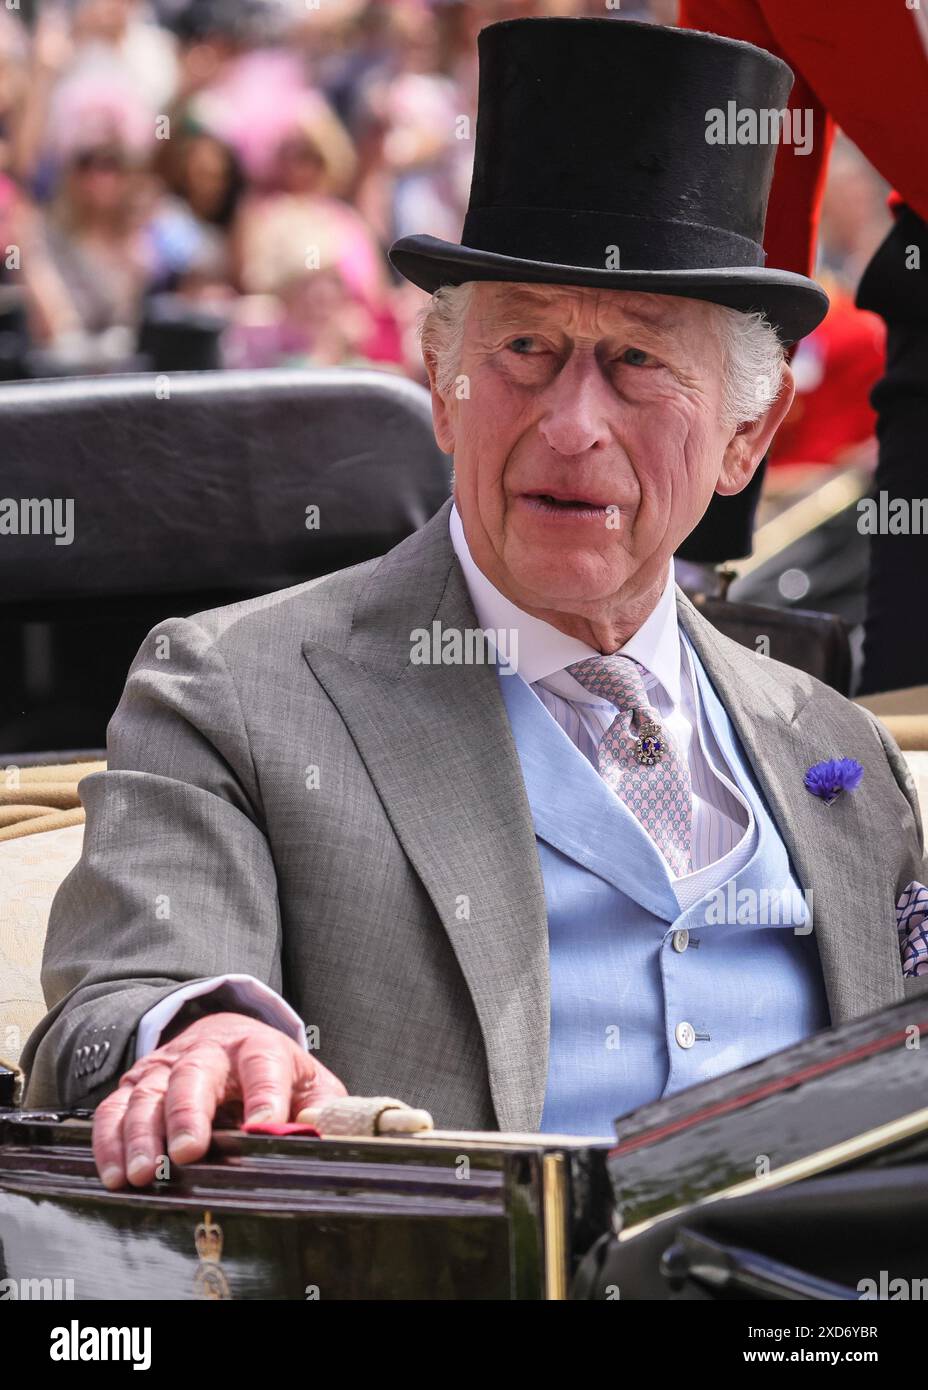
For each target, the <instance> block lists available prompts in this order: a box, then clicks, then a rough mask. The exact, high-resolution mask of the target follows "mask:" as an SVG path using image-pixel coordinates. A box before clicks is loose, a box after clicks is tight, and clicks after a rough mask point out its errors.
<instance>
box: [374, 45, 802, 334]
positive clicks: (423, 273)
mask: <svg viewBox="0 0 928 1390" xmlns="http://www.w3.org/2000/svg"><path fill="white" fill-rule="evenodd" d="M477 48H478V53H479V59H480V87H479V98H478V109H477V131H476V148H475V152H474V169H473V178H472V182H471V189H470V201H469V205H468V211H467V216H466V217H465V220H464V228H463V231H462V233H461V244H460V245H457V244H456V243H455V242H450V241H441V240H439V239H438V238H437V237H433V236H419V235H417V236H404V237H401V238H400V239H399V241H396V242H394V243H393V245H392V246H391V248H390V253H389V254H390V260H391V261H392V263H393V265H394V266H395V267H396V269H397V270H398V271H399V272H400V273H401V274H402V275H404V276H405V277H406V278H407V279H408V280H411V281H412V282H413V283H414V284H416V285H419V286H420V287H421V288H422V289H424V290H428V291H430V292H431V291H432V290H435V289H436V288H437V287H438V286H439V285H442V284H461V283H463V282H464V281H465V280H520V281H533V282H545V283H551V284H563V285H592V286H596V287H598V288H605V289H627V290H647V291H649V292H651V293H654V294H675V295H685V296H687V297H689V298H692V299H705V300H709V301H711V302H712V303H714V304H727V305H729V306H730V307H731V308H733V309H741V310H752V309H758V310H762V311H763V312H764V313H765V314H766V316H767V318H768V319H769V321H770V322H771V323H772V324H773V325H774V326H775V327H776V329H777V331H778V333H779V335H780V337H781V339H782V341H783V342H785V343H791V342H795V341H796V339H797V338H801V337H802V336H803V335H804V334H806V333H810V332H811V331H812V329H813V328H815V327H816V325H817V324H819V323H820V322H821V321H822V319H823V318H824V317H825V313H826V311H827V309H828V297H827V295H826V294H825V292H824V290H823V289H822V288H821V286H819V285H817V284H816V283H815V281H814V280H810V279H808V278H807V277H806V276H804V275H797V274H794V273H793V272H792V271H788V270H775V269H770V268H767V267H766V266H765V265H764V261H765V253H764V249H763V245H762V238H763V230H764V219H765V217H766V213H767V197H768V194H769V192H770V182H771V179H772V177H773V164H774V159H775V156H776V152H777V145H776V143H773V141H772V140H771V132H772V131H773V130H775V129H776V125H775V123H774V122H772V121H771V120H770V118H769V116H764V117H763V118H761V117H760V115H759V113H760V112H765V113H769V112H771V111H782V110H783V109H784V108H785V107H786V103H787V98H788V96H789V90H790V87H791V86H792V81H793V74H792V72H791V71H790V69H789V68H788V67H787V65H786V64H785V63H783V62H781V61H780V59H779V58H775V57H774V56H773V55H772V54H770V53H767V52H766V51H765V50H764V49H762V48H755V47H754V45H753V44H749V43H741V42H738V41H737V40H734V39H724V38H719V37H717V36H716V35H714V34H703V33H697V32H695V31H693V30H689V29H670V28H664V27H662V26H659V25H655V24H636V23H632V22H631V21H628V20H618V19H513V20H504V21H502V22H501V23H499V24H490V25H488V26H487V27H486V28H484V29H481V31H480V33H479V35H478V38H477ZM729 103H733V104H734V105H733V106H730V105H729ZM745 111H747V112H749V113H751V112H753V113H758V114H756V115H755V117H754V120H755V121H756V123H757V130H758V133H759V135H760V136H761V138H764V137H765V138H766V140H767V143H753V144H739V143H738V142H737V139H736V138H735V139H732V138H731V137H732V136H737V134H738V133H741V134H742V135H745V134H747V135H750V119H751V118H750V116H749V117H748V118H747V120H741V119H740V117H741V113H742V112H745ZM713 113H715V114H713ZM707 134H709V135H710V136H711V138H710V139H707ZM720 134H721V135H723V136H724V137H727V138H726V139H725V142H724V143H715V140H716V138H717V137H718V136H719V135H720ZM786 157H798V156H793V155H789V154H787V155H786Z"/></svg>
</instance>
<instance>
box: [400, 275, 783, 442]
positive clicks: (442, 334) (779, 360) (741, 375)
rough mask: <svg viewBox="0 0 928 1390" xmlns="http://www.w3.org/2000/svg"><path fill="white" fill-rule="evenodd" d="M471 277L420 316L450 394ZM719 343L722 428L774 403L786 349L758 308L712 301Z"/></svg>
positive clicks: (442, 387)
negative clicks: (748, 309) (744, 308)
mask: <svg viewBox="0 0 928 1390" xmlns="http://www.w3.org/2000/svg"><path fill="white" fill-rule="evenodd" d="M476 283H477V282H476V281H475V280H466V281H465V282H464V284H462V285H441V286H440V287H439V288H438V289H437V290H436V291H435V293H434V294H433V295H432V298H431V302H430V303H429V304H427V305H426V307H425V308H424V309H423V310H422V311H421V313H420V316H419V340H420V344H421V347H422V352H423V354H424V355H425V356H430V357H432V358H433V360H434V363H435V384H436V386H437V388H438V390H439V392H440V394H441V395H443V396H447V395H450V394H451V392H452V391H453V390H454V386H455V379H456V376H457V373H458V369H459V367H460V364H461V357H462V354H463V349H464V325H465V322H466V320H467V311H468V309H469V308H470V303H471V299H472V298H473V292H474V286H475V285H476ZM711 308H712V309H713V311H714V319H715V323H716V327H717V330H718V334H719V340H720V342H721V344H722V349H723V353H724V362H725V382H724V387H723V394H722V411H723V423H724V424H725V427H726V428H731V429H734V428H736V427H737V426H738V425H742V424H751V423H753V421H755V420H757V419H759V418H760V416H761V415H763V414H764V412H765V411H766V410H769V408H770V406H771V405H773V403H774V401H775V400H776V398H777V396H778V395H779V394H780V388H781V386H782V384H783V368H784V365H785V363H786V353H785V349H784V347H783V344H782V343H781V342H780V340H779V338H778V337H777V333H776V330H775V329H774V328H773V327H772V326H771V324H770V323H769V322H768V321H767V319H766V318H765V317H764V315H763V314H762V313H760V312H752V313H743V312H742V311H741V310H740V309H729V308H727V307H726V306H725V305H722V304H713V305H712V306H711Z"/></svg>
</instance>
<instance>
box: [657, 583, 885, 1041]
mask: <svg viewBox="0 0 928 1390" xmlns="http://www.w3.org/2000/svg"><path fill="white" fill-rule="evenodd" d="M677 612H678V616H679V618H680V622H681V625H682V627H683V629H684V631H685V632H686V634H687V636H688V637H689V639H690V641H691V642H692V643H693V646H694V647H695V648H696V651H697V653H698V655H699V658H700V660H701V661H702V664H703V666H704V667H705V669H706V671H707V673H708V675H709V678H710V680H711V681H712V683H713V685H714V686H715V689H716V691H717V693H718V694H719V695H720V697H721V699H722V702H723V704H724V706H725V710H726V712H727V714H728V716H729V718H730V720H731V722H732V724H733V726H734V728H735V732H736V733H737V735H738V738H739V739H740V741H741V744H742V747H743V748H744V751H745V753H746V755H747V758H748V761H749V762H750V764H751V766H752V768H753V770H754V773H755V776H756V777H757V781H758V784H759V785H760V788H761V791H762V792H763V794H764V797H765V799H766V801H767V805H768V807H769V809H770V812H771V814H772V816H773V819H774V821H775V822H776V825H777V828H778V830H779V832H780V835H781V836H782V838H783V841H784V843H785V845H786V847H787V850H788V851H789V856H790V859H791V861H792V864H793V868H794V870H795V872H796V876H797V878H798V880H799V883H800V884H801V886H802V887H803V888H805V889H809V890H811V894H812V896H811V907H812V916H813V924H814V925H813V930H814V932H815V938H816V942H817V944H818V949H819V955H820V958H821V962H822V972H823V976H824V981H825V989H826V993H827V996H828V1003H829V1007H830V1010H831V1021H832V1023H833V1024H838V1023H843V1022H844V1021H845V1020H847V1019H850V1018H857V1017H859V1016H860V1015H862V1014H866V1013H869V1012H872V1011H874V1010H876V1009H879V1008H882V1007H884V1006H885V1005H886V1004H890V1003H895V1002H897V1001H898V1000H900V999H902V998H903V996H904V987H903V980H902V969H901V965H900V960H899V952H898V948H897V945H896V932H895V905H894V901H893V897H892V894H893V884H891V883H888V882H887V880H886V871H885V866H883V867H882V869H881V865H880V863H879V859H878V857H877V855H878V850H877V848H876V847H877V845H878V843H879V834H878V831H879V829H880V824H881V817H882V823H883V825H884V826H885V822H886V819H887V818H888V817H889V816H891V815H892V808H891V807H890V806H887V807H884V808H881V801H882V793H881V790H880V785H881V784H877V785H870V784H868V783H867V782H866V780H865V781H864V783H863V784H862V786H861V789H860V792H858V793H854V794H845V795H844V796H841V797H839V798H838V800H837V801H836V802H835V803H834V805H832V806H826V805H825V804H824V802H823V801H821V800H820V799H819V798H817V797H814V796H812V795H810V793H809V792H808V791H806V789H805V787H804V785H803V776H804V774H805V772H806V769H807V768H808V767H810V766H811V765H812V764H813V763H816V762H820V761H821V760H822V759H824V758H835V757H849V758H856V759H857V760H858V761H859V762H860V763H862V764H863V766H864V769H865V774H866V769H867V767H868V765H870V766H872V765H874V763H875V761H876V757H875V754H876V751H877V749H876V744H875V742H874V741H873V740H872V739H867V738H866V737H865V731H864V730H863V726H862V725H861V727H858V721H855V720H852V719H846V720H845V719H842V720H835V718H834V715H833V713H832V712H831V707H830V705H828V706H826V702H824V701H822V700H820V699H817V698H816V687H815V684H814V683H813V681H812V679H811V677H809V676H806V675H804V674H803V673H802V672H801V671H791V672H789V673H788V674H785V668H784V667H783V666H782V665H779V664H777V666H776V669H775V670H771V668H770V666H769V665H768V664H766V659H765V658H764V657H762V656H758V655H756V654H755V653H754V652H752V651H750V650H749V649H748V648H746V647H741V646H739V645H738V644H737V643H735V642H732V641H731V640H729V639H728V638H726V637H724V636H723V635H722V634H721V633H720V632H719V631H718V630H717V629H716V628H714V627H713V626H712V624H711V623H709V622H707V621H706V619H705V618H703V617H702V615H701V614H700V613H699V612H697V610H696V609H695V608H694V607H693V605H692V604H691V603H690V602H689V600H688V599H687V598H686V596H685V595H684V594H683V593H682V591H681V590H680V589H678V590H677ZM873 781H874V782H876V779H873Z"/></svg>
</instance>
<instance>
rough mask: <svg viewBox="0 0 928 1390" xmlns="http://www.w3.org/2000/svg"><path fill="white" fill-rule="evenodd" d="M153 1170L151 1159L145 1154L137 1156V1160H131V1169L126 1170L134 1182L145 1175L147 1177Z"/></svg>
mask: <svg viewBox="0 0 928 1390" xmlns="http://www.w3.org/2000/svg"><path fill="white" fill-rule="evenodd" d="M150 1168H151V1159H150V1158H146V1156H145V1155H144V1154H136V1156H135V1158H133V1159H130V1160H129V1167H128V1169H127V1170H126V1171H127V1173H128V1175H129V1177H130V1179H132V1180H133V1181H134V1180H135V1179H136V1178H140V1177H142V1176H143V1175H145V1176H146V1177H147V1175H148V1170H149V1169H150Z"/></svg>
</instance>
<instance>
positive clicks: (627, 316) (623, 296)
mask: <svg viewBox="0 0 928 1390" xmlns="http://www.w3.org/2000/svg"><path fill="white" fill-rule="evenodd" d="M473 309H474V317H475V319H477V320H479V321H480V322H482V323H487V324H489V323H492V324H497V323H499V324H507V323H510V322H529V321H530V322H533V323H547V324H551V325H555V326H560V327H562V328H568V327H570V325H572V324H573V325H580V324H585V325H590V326H595V328H596V329H597V330H598V331H601V332H608V331H609V329H610V328H620V327H627V326H628V324H629V323H634V324H637V325H640V326H642V327H646V328H649V329H652V330H654V331H655V332H668V333H669V332H680V331H681V330H686V329H688V328H694V327H704V326H705V325H706V323H707V322H708V321H709V320H710V319H711V318H712V317H713V315H712V309H713V306H712V305H711V304H707V303H705V302H704V301H702V300H698V299H686V298H684V297H682V296H680V295H669V294H648V293H645V292H642V291H637V290H618V289H596V288H593V287H591V286H587V285H533V284H528V283H521V282H514V283H511V284H510V283H507V282H504V281H496V280H490V281H479V282H478V283H477V285H476V289H475V293H474V299H473Z"/></svg>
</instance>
